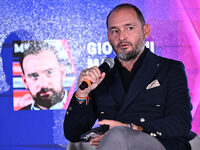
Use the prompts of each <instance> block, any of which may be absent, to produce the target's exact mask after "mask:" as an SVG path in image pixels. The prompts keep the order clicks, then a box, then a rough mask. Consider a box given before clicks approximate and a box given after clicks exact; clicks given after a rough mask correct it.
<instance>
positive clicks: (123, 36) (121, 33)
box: [119, 31, 127, 41]
mask: <svg viewBox="0 0 200 150" xmlns="http://www.w3.org/2000/svg"><path fill="white" fill-rule="evenodd" d="M126 39H127V36H126V33H125V32H124V31H120V34H119V40H120V41H124V40H126Z"/></svg>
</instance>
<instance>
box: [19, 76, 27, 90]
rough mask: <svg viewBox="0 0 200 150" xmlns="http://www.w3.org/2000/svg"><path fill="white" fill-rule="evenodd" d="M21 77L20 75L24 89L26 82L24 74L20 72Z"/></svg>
mask: <svg viewBox="0 0 200 150" xmlns="http://www.w3.org/2000/svg"><path fill="white" fill-rule="evenodd" d="M21 77H22V81H23V83H24V87H25V88H26V89H28V86H27V82H26V78H25V75H24V74H23V73H22V75H21Z"/></svg>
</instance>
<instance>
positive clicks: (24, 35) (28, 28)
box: [0, 0, 200, 150]
mask: <svg viewBox="0 0 200 150" xmlns="http://www.w3.org/2000/svg"><path fill="white" fill-rule="evenodd" d="M124 2H129V3H132V4H135V5H136V6H138V7H139V8H140V9H141V11H142V12H143V14H144V16H145V18H146V22H147V23H148V24H149V25H150V26H151V28H152V31H151V35H150V37H149V39H148V40H147V41H146V46H147V47H149V48H150V49H151V51H153V52H154V53H156V54H158V55H160V56H164V57H168V58H172V59H176V60H180V61H182V62H183V63H184V65H185V69H186V73H187V77H188V84H189V89H190V95H191V102H192V104H193V111H192V115H193V118H194V120H193V130H194V131H195V132H196V133H198V134H200V123H199V122H200V98H199V97H200V88H199V84H200V59H199V58H200V21H199V20H200V15H199V14H200V2H199V0H193V1H189V0H157V1H155V0H143V1H141V0H109V1H108V0H95V1H94V0H73V1H72V0H28V1H27V0H17V1H15V0H1V1H0V12H1V13H0V50H1V51H0V54H1V55H0V56H1V57H0V120H1V123H0V149H2V150H40V149H42V150H43V149H66V145H67V144H68V141H67V140H66V139H65V138H64V134H63V119H64V115H65V109H66V108H67V107H68V104H69V101H70V98H71V96H72V94H73V92H74V91H75V90H76V88H77V87H76V84H77V78H78V75H79V73H80V71H81V70H82V69H83V68H88V67H91V66H93V65H99V64H101V62H102V60H103V59H104V58H105V57H114V53H113V52H112V48H111V46H110V45H109V43H108V40H107V36H106V32H107V31H106V17H107V14H108V13H109V11H110V10H111V9H112V8H113V7H114V6H115V5H117V4H120V3H124ZM29 40H33V41H36V40H37V41H43V40H45V41H47V42H49V43H51V44H54V45H55V47H56V48H57V49H58V50H60V51H63V52H60V57H63V58H65V59H66V63H65V65H66V70H67V73H66V79H65V81H64V83H63V87H64V88H65V90H66V91H67V92H68V98H67V101H66V103H65V106H64V108H63V109H61V110H54V111H51V110H40V111H30V110H28V111H18V110H19V109H20V108H21V107H23V106H25V105H26V104H29V103H30V102H31V100H30V99H28V100H27V99H26V98H27V97H29V96H30V95H29V92H28V91H27V90H26V89H25V88H24V85H23V83H22V79H21V70H20V66H19V62H18V57H17V55H15V53H17V52H22V51H23V50H24V46H23V45H20V44H17V43H16V42H13V41H29Z"/></svg>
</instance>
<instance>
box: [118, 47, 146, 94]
mask: <svg viewBox="0 0 200 150" xmlns="http://www.w3.org/2000/svg"><path fill="white" fill-rule="evenodd" d="M146 53H147V50H146V48H145V49H144V51H143V52H142V54H141V55H140V57H139V58H138V60H137V61H136V62H135V63H134V65H133V68H132V69H131V72H129V71H128V70H127V69H126V68H124V67H123V66H122V65H121V63H120V62H119V60H118V58H117V57H116V58H115V63H116V66H117V70H118V71H119V75H120V79H121V81H122V84H123V86H124V89H125V91H126V92H127V91H128V88H129V85H130V83H131V81H132V80H133V79H134V77H135V75H136V73H137V71H138V69H139V67H140V65H141V64H142V62H143V60H144V57H145V55H146Z"/></svg>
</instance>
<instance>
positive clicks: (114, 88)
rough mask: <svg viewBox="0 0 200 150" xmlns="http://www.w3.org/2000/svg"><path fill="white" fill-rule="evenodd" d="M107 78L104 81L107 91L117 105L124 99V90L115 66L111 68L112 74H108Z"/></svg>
mask: <svg viewBox="0 0 200 150" xmlns="http://www.w3.org/2000/svg"><path fill="white" fill-rule="evenodd" d="M108 76H109V77H108V79H109V80H107V81H106V82H107V83H106V85H107V88H108V91H109V93H110V95H111V96H112V97H113V99H114V100H115V101H116V102H117V103H116V104H118V102H120V101H121V100H122V99H123V98H124V96H125V90H124V87H123V84H122V82H121V79H120V75H119V72H118V71H117V68H116V66H115V67H114V68H113V70H112V72H111V73H110V74H108Z"/></svg>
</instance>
